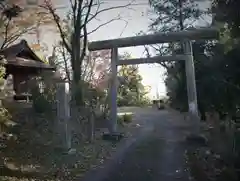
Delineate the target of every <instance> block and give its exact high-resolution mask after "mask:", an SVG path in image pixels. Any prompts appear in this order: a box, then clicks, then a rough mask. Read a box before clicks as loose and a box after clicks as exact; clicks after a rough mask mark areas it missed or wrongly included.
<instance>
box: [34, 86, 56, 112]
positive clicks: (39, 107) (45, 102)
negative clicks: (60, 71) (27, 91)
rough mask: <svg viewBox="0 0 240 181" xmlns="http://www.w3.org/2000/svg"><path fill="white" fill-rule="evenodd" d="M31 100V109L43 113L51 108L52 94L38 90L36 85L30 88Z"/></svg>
mask: <svg viewBox="0 0 240 181" xmlns="http://www.w3.org/2000/svg"><path fill="white" fill-rule="evenodd" d="M31 93H32V100H33V109H34V110H35V111H36V112H37V113H44V112H48V111H49V110H52V103H53V96H52V95H51V92H50V91H44V92H43V93H41V92H40V90H39V88H38V87H37V86H36V87H34V88H32V90H31Z"/></svg>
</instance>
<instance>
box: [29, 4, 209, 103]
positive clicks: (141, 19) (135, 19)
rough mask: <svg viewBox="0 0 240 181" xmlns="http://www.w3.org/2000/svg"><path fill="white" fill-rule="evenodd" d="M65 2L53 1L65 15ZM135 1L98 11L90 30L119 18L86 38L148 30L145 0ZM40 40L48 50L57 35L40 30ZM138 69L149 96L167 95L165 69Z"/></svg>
mask: <svg viewBox="0 0 240 181" xmlns="http://www.w3.org/2000/svg"><path fill="white" fill-rule="evenodd" d="M131 1H132V0H104V2H105V3H104V4H103V5H102V6H101V8H107V7H113V6H119V5H125V4H128V3H129V2H131ZM68 2H69V0H57V1H55V3H56V4H57V7H61V10H60V11H59V13H60V14H61V16H64V14H65V13H66V12H67V8H64V7H67V3H68ZM134 4H138V5H134V6H130V7H129V8H121V9H115V10H111V11H107V12H105V13H102V14H99V15H98V17H97V19H98V20H93V21H92V22H91V23H90V24H89V25H88V27H87V28H88V30H89V31H91V29H94V28H95V27H97V26H98V25H99V24H101V23H104V22H107V21H109V20H111V19H112V18H114V17H117V16H120V17H121V20H118V21H114V22H112V23H110V24H108V25H106V26H104V27H102V28H101V29H99V30H98V31H96V32H95V33H93V34H91V35H90V36H89V41H98V40H106V39H113V38H121V37H129V36H135V35H136V34H137V33H139V32H140V31H143V32H147V30H148V26H149V24H150V23H151V21H150V17H152V14H151V13H150V7H149V5H148V0H135V2H134ZM201 6H202V7H205V6H206V7H207V6H208V5H206V3H204V4H203V5H201ZM40 39H41V43H45V44H47V46H48V48H49V50H51V47H52V45H53V44H54V43H55V42H57V40H58V38H57V36H55V35H54V32H51V31H49V32H44V31H42V32H41V34H40ZM32 41H34V39H32ZM124 51H128V52H129V53H130V54H131V55H132V57H133V58H140V57H142V56H143V52H144V48H143V47H141V46H139V47H130V48H122V49H119V53H120V54H121V53H123V52H124ZM139 71H140V74H141V75H142V77H143V81H142V83H143V84H144V85H145V86H150V87H151V89H150V93H149V97H150V98H151V99H154V98H156V96H157V94H158V95H160V96H164V95H166V88H165V85H164V78H163V74H164V72H165V70H164V69H163V68H162V67H161V66H160V65H157V64H144V65H139ZM157 92H158V93H157Z"/></svg>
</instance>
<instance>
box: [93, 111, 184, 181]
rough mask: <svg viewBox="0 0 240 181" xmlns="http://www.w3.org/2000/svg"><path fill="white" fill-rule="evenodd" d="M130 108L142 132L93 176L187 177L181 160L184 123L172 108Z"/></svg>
mask: <svg viewBox="0 0 240 181" xmlns="http://www.w3.org/2000/svg"><path fill="white" fill-rule="evenodd" d="M132 111H133V112H135V118H136V122H138V124H139V125H141V128H139V129H140V131H139V132H140V133H141V136H140V135H138V138H137V141H136V142H134V143H133V144H132V145H131V146H129V147H128V148H126V149H125V151H124V153H122V155H121V156H119V157H118V158H117V157H116V158H115V159H114V162H112V163H111V166H108V167H106V168H104V169H105V170H104V174H102V176H101V177H100V176H99V177H98V176H96V177H95V179H94V180H96V181H131V180H132V181H135V180H136V181H175V180H178V181H188V180H189V176H188V173H187V171H185V170H186V169H185V160H184V152H185V148H186V145H185V142H184V137H185V134H186V133H187V129H188V126H187V124H186V123H185V122H184V121H183V119H181V117H180V116H179V115H178V114H176V113H174V112H171V111H166V110H163V111H157V110H154V109H152V108H145V109H143V108H135V109H133V110H132ZM140 137H141V138H140ZM92 180H93V179H91V180H89V181H92Z"/></svg>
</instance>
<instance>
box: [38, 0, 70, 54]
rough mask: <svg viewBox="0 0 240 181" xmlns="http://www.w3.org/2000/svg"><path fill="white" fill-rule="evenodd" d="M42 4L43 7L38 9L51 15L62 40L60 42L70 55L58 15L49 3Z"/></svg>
mask: <svg viewBox="0 0 240 181" xmlns="http://www.w3.org/2000/svg"><path fill="white" fill-rule="evenodd" d="M44 2H45V5H44V6H40V7H42V8H44V9H46V10H48V11H49V12H50V13H51V15H52V17H53V19H54V22H55V23H56V25H57V28H58V30H59V32H60V36H61V38H62V42H63V44H64V46H65V47H66V49H67V51H68V52H69V53H70V52H71V48H70V46H69V45H68V42H67V40H66V37H65V34H64V31H63V29H62V26H61V25H60V18H59V17H58V15H57V14H56V12H55V11H56V10H55V9H54V8H53V6H52V5H51V4H50V2H49V1H47V0H44Z"/></svg>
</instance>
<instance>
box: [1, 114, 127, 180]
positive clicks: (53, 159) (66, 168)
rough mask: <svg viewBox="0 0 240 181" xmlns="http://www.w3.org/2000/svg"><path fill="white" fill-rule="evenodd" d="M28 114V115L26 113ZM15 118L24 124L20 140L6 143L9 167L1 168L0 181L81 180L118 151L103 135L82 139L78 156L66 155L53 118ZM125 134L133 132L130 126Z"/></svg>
mask: <svg viewBox="0 0 240 181" xmlns="http://www.w3.org/2000/svg"><path fill="white" fill-rule="evenodd" d="M26 114H28V113H26ZM26 114H24V115H18V116H15V119H16V117H17V119H16V120H15V121H16V122H18V124H19V125H20V127H19V128H18V130H17V132H16V134H17V140H8V141H6V142H5V144H6V145H7V146H6V148H2V149H1V150H0V154H1V155H0V156H1V157H3V158H4V159H5V165H6V166H7V167H6V168H0V181H1V180H4V181H15V180H16V181H25V180H46V181H50V180H66V181H67V180H79V179H81V177H82V176H83V175H84V174H85V173H86V172H87V171H88V170H90V169H94V168H97V167H99V166H100V165H101V164H102V163H103V162H104V160H106V159H108V158H109V157H111V155H112V153H114V152H115V151H116V149H117V145H116V143H111V142H107V141H103V140H102V139H101V134H96V138H95V140H93V141H92V142H87V141H83V140H81V141H80V142H79V143H78V144H77V145H76V146H75V147H74V148H76V153H75V154H66V152H65V151H64V150H62V149H61V148H60V147H59V145H57V144H56V143H57V141H56V135H55V133H54V131H53V130H54V124H53V122H54V121H53V118H52V117H47V118H46V116H38V117H36V116H34V115H31V116H29V115H28V116H27V119H26ZM121 131H126V132H127V135H130V134H129V132H131V129H130V126H126V127H125V128H124V127H121Z"/></svg>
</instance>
